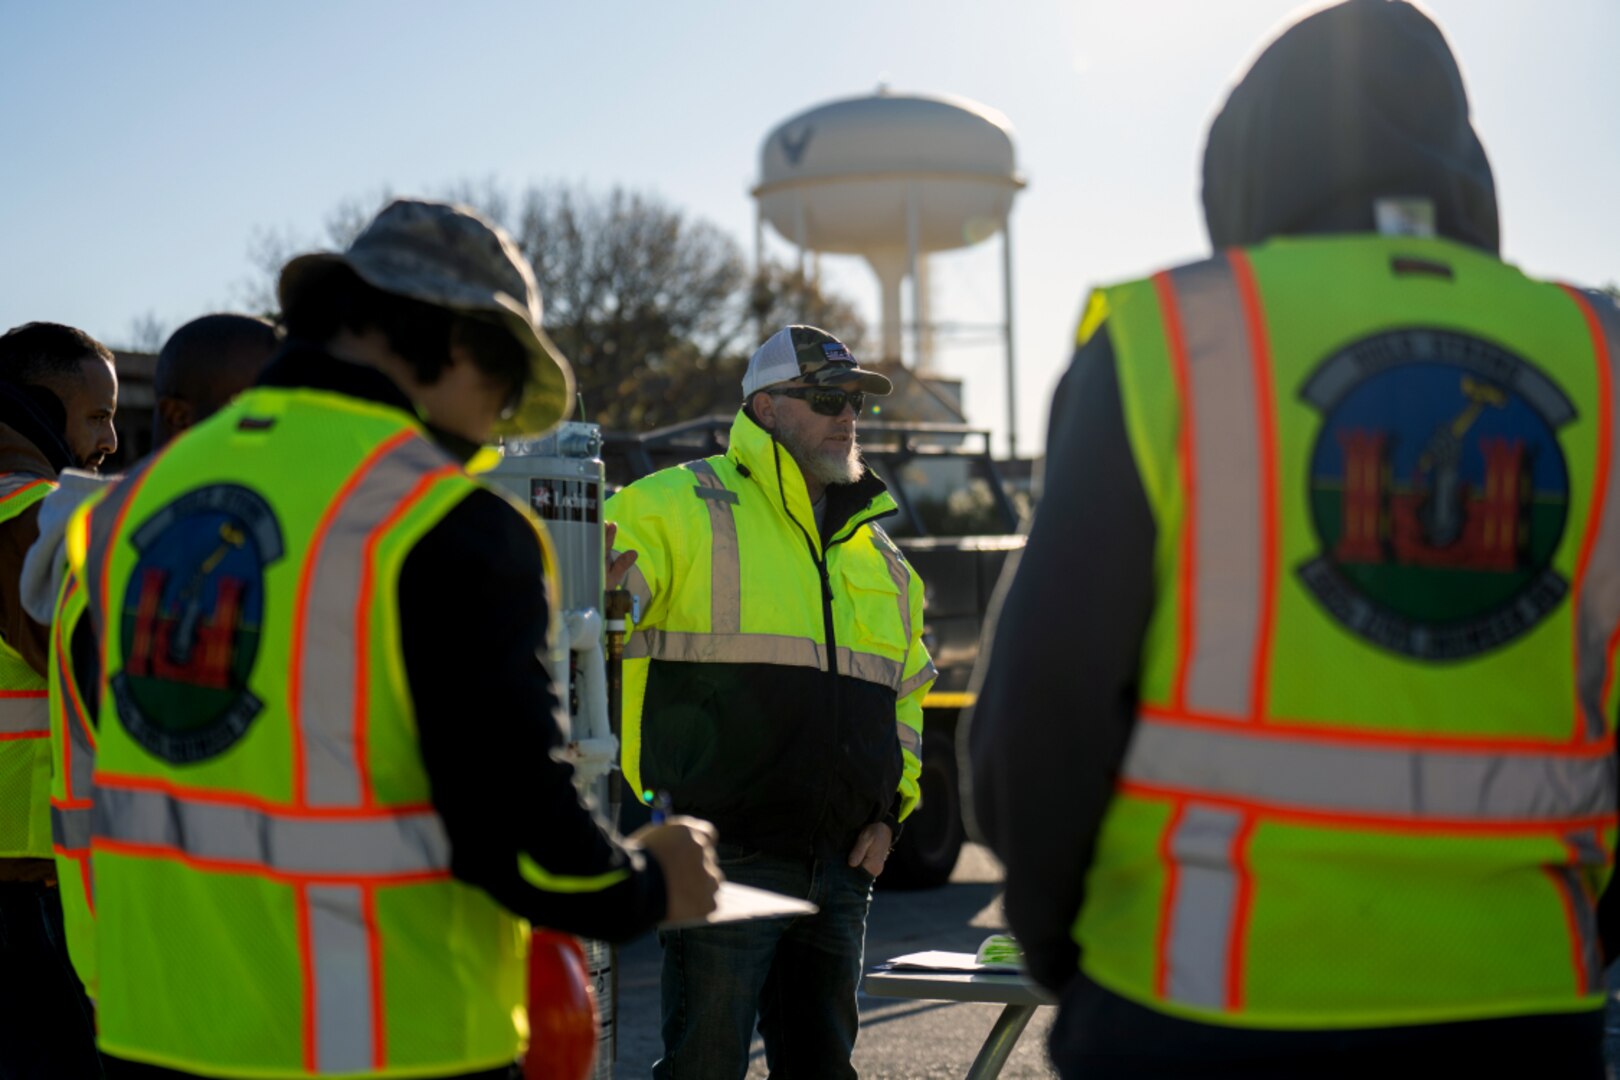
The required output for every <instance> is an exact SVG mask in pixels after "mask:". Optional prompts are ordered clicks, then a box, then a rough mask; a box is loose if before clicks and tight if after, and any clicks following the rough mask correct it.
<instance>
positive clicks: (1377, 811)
mask: <svg viewBox="0 0 1620 1080" xmlns="http://www.w3.org/2000/svg"><path fill="white" fill-rule="evenodd" d="M1124 778H1125V779H1126V780H1127V781H1131V782H1136V783H1140V784H1146V785H1149V786H1153V787H1160V788H1168V789H1171V790H1173V791H1176V792H1179V793H1183V794H1186V795H1188V796H1189V797H1193V798H1196V797H1197V796H1199V795H1204V796H1208V797H1213V798H1217V799H1218V798H1232V799H1241V800H1244V801H1254V802H1257V803H1263V804H1267V805H1271V806H1276V807H1279V808H1292V809H1299V810H1306V811H1314V812H1320V813H1328V814H1346V815H1355V814H1367V815H1375V816H1384V815H1387V816H1391V817H1399V818H1409V819H1416V820H1422V819H1425V818H1429V819H1435V820H1436V821H1480V822H1534V821H1547V822H1561V821H1570V820H1575V819H1582V818H1588V817H1599V816H1602V815H1605V814H1610V813H1612V812H1613V810H1614V789H1615V759H1614V755H1613V754H1612V753H1605V754H1592V755H1585V756H1576V755H1572V754H1567V753H1541V754H1538V753H1535V752H1534V751H1531V750H1524V749H1513V750H1507V751H1503V752H1501V753H1490V752H1484V751H1473V750H1449V749H1434V748H1430V747H1416V746H1413V747H1390V748H1386V747H1381V746H1380V747H1369V746H1361V745H1356V744H1353V743H1348V742H1334V741H1330V740H1323V741H1314V740H1305V739H1300V738H1297V737H1292V736H1288V735H1281V736H1271V735H1266V734H1264V732H1263V731H1262V732H1256V731H1255V730H1254V729H1252V728H1248V727H1245V728H1243V729H1241V730H1234V731H1223V730H1220V729H1218V728H1216V727H1204V726H1198V725H1187V724H1176V723H1170V722H1164V721H1160V720H1156V719H1155V718H1153V717H1152V716H1143V717H1141V718H1140V719H1139V721H1138V723H1137V727H1136V731H1135V733H1134V734H1133V735H1132V737H1131V745H1130V749H1129V751H1128V752H1127V753H1126V755H1125V768H1124Z"/></svg>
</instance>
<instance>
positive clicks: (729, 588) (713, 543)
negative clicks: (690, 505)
mask: <svg viewBox="0 0 1620 1080" xmlns="http://www.w3.org/2000/svg"><path fill="white" fill-rule="evenodd" d="M686 468H687V469H690V470H691V472H692V475H693V476H695V477H697V482H698V486H697V487H696V488H694V489H693V490H695V491H696V492H697V494H698V495H699V496H700V497H702V499H703V504H704V505H705V506H707V507H708V508H709V630H710V631H711V632H712V633H716V634H735V633H737V632H738V631H739V630H741V629H742V554H741V551H740V550H739V549H738V547H737V519H736V517H735V516H733V514H732V512H731V507H732V504H734V503H735V502H736V501H737V494H736V492H734V491H730V490H728V489H727V487H726V485H725V484H724V483H723V482H722V481H721V479H720V474H719V473H717V472H715V471H714V466H713V465H710V464H709V463H708V462H707V461H692V462H688V463H687V464H686ZM727 496H730V497H729V498H727Z"/></svg>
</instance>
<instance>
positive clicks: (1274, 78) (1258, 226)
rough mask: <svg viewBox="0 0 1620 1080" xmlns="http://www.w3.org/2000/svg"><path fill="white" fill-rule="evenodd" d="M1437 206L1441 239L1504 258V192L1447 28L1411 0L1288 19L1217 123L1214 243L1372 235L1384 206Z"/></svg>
mask: <svg viewBox="0 0 1620 1080" xmlns="http://www.w3.org/2000/svg"><path fill="white" fill-rule="evenodd" d="M1381 200H1382V201H1385V202H1386V203H1388V202H1389V201H1391V200H1401V201H1403V202H1404V203H1406V204H1407V205H1410V202H1409V201H1410V200H1418V201H1420V204H1421V202H1426V203H1427V204H1428V210H1427V211H1425V213H1424V214H1422V215H1420V217H1422V218H1424V219H1425V220H1427V221H1432V224H1433V232H1434V234H1435V235H1438V236H1442V237H1445V238H1448V239H1451V240H1456V241H1459V242H1461V243H1465V244H1470V245H1472V246H1474V247H1477V248H1482V249H1484V250H1485V251H1488V252H1491V253H1492V254H1496V253H1497V252H1498V248H1499V246H1500V244H1499V233H1498V223H1497V210H1496V187H1495V183H1494V182H1493V180H1492V178H1491V168H1490V163H1489V162H1488V161H1487V160H1486V158H1485V148H1484V147H1483V146H1481V145H1480V142H1479V137H1478V136H1477V135H1476V134H1475V133H1474V129H1473V126H1472V124H1471V123H1470V122H1469V118H1468V97H1467V94H1466V93H1465V91H1464V89H1463V81H1462V72H1461V71H1459V70H1458V68H1457V61H1456V59H1455V58H1454V57H1453V56H1452V54H1451V49H1450V48H1449V47H1448V46H1447V44H1446V39H1445V37H1444V36H1443V35H1442V34H1441V33H1440V28H1439V27H1437V26H1435V25H1434V23H1432V22H1431V21H1429V19H1428V18H1427V17H1426V16H1425V15H1424V14H1423V13H1422V12H1420V11H1419V10H1418V9H1417V8H1415V7H1413V6H1411V5H1410V4H1407V3H1402V2H1400V0H1348V2H1347V3H1343V4H1339V5H1336V6H1334V7H1330V8H1327V9H1325V10H1323V11H1319V12H1316V13H1314V14H1312V15H1310V16H1308V17H1306V18H1305V19H1303V20H1301V21H1300V22H1298V23H1296V24H1294V25H1293V26H1291V27H1289V28H1288V30H1286V31H1285V32H1284V33H1283V34H1282V36H1281V37H1279V38H1277V40H1275V41H1273V42H1272V43H1271V44H1270V45H1269V46H1268V47H1267V48H1266V50H1265V51H1264V52H1263V53H1262V54H1261V55H1260V57H1259V59H1257V60H1256V61H1255V62H1254V66H1253V67H1251V68H1250V69H1249V71H1248V73H1247V74H1246V75H1244V77H1243V79H1242V81H1241V82H1239V83H1238V84H1237V86H1236V87H1235V88H1234V89H1233V90H1232V93H1231V95H1230V96H1229V97H1228V98H1227V100H1226V104H1225V106H1224V107H1223V108H1222V109H1221V112H1220V114H1219V115H1218V116H1217V117H1216V118H1215V122H1214V123H1213V124H1212V125H1211V126H1210V130H1209V140H1208V142H1207V143H1206V145H1205V147H1204V219H1205V222H1206V223H1207V225H1208V227H1209V236H1210V241H1211V243H1212V244H1213V245H1214V247H1215V250H1217V251H1219V250H1221V249H1222V248H1225V247H1230V246H1234V245H1237V246H1241V245H1250V244H1258V243H1260V242H1261V241H1263V240H1265V239H1267V238H1269V237H1272V236H1279V235H1290V234H1295V235H1297V234H1302V233H1344V232H1374V231H1378V228H1379V210H1378V208H1377V204H1379V202H1380V201H1381Z"/></svg>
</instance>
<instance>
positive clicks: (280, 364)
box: [258, 338, 481, 465]
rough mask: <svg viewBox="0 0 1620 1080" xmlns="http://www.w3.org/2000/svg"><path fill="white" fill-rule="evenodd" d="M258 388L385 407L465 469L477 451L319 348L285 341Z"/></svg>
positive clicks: (362, 369)
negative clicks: (419, 428)
mask: <svg viewBox="0 0 1620 1080" xmlns="http://www.w3.org/2000/svg"><path fill="white" fill-rule="evenodd" d="M258 385H260V386H276V387H282V388H285V389H305V390H328V391H331V392H332V393H334V394H343V395H344V396H346V397H352V398H358V399H359V400H361V401H370V402H374V403H376V404H378V405H387V406H389V407H390V408H394V409H398V410H400V411H401V412H403V413H405V414H406V415H408V416H409V417H410V418H411V419H412V420H415V421H416V422H417V423H419V424H421V425H422V426H423V427H425V428H427V431H428V434H429V435H431V436H432V437H433V441H434V442H435V443H436V444H437V445H438V446H439V448H440V449H442V450H443V451H444V452H445V453H447V454H449V455H450V456H451V457H453V458H455V459H456V460H457V461H459V462H461V463H462V464H463V465H465V464H466V463H467V462H469V461H471V460H472V457H473V455H474V454H476V453H478V451H479V450H480V449H481V447H480V446H479V445H478V444H477V443H475V442H473V441H472V440H470V439H464V438H462V437H461V436H460V435H454V434H451V433H450V432H448V431H444V430H442V429H441V428H437V427H434V426H433V425H432V424H429V423H428V422H427V421H426V420H423V419H422V417H421V416H420V415H418V414H417V411H416V406H415V404H414V403H412V401H411V399H410V398H409V397H408V396H407V395H406V393H405V391H403V390H401V389H400V388H399V384H398V383H396V382H395V381H394V380H393V379H390V378H389V377H388V376H387V375H384V374H383V373H382V372H381V371H378V370H377V369H376V368H374V367H368V366H366V365H365V364H355V363H351V362H350V361H348V360H339V359H338V358H337V357H335V356H333V355H332V354H331V353H329V352H327V351H326V350H325V349H323V348H321V347H320V346H319V345H313V344H311V343H310V342H307V341H301V340H298V339H296V338H291V339H289V340H288V341H287V342H286V343H285V344H284V345H282V346H281V348H280V349H279V350H278V351H277V352H276V355H275V356H274V357H273V358H272V359H271V361H270V364H269V366H268V367H266V368H265V369H264V371H263V373H261V374H260V375H259V382H258Z"/></svg>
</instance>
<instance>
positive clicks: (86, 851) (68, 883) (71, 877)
mask: <svg viewBox="0 0 1620 1080" xmlns="http://www.w3.org/2000/svg"><path fill="white" fill-rule="evenodd" d="M279 341H280V338H279V335H278V334H277V332H276V328H275V326H274V324H272V323H271V322H269V321H268V320H265V319H260V318H255V317H253V316H250V315H232V314H225V313H219V314H213V315H204V316H202V317H200V318H197V319H193V320H192V321H190V322H188V323H186V324H185V325H184V326H182V327H180V329H178V330H176V331H175V332H174V333H173V334H171V335H170V336H169V340H168V341H166V342H165V343H164V345H163V348H162V350H161V351H160V352H159V353H158V359H157V368H156V370H155V372H154V373H153V376H152V390H153V394H154V396H155V397H156V399H157V400H156V403H155V408H154V409H153V413H154V420H155V422H154V424H153V444H154V445H153V449H155V450H156V449H162V447H163V446H165V445H166V444H167V443H168V442H169V440H170V439H172V438H174V437H175V436H177V435H179V434H180V433H181V432H183V431H185V430H186V429H187V428H189V427H191V426H192V425H193V424H194V423H198V422H201V421H202V420H206V419H207V418H208V417H210V416H212V415H213V414H214V413H216V412H218V411H219V410H220V408H221V407H223V406H224V405H225V403H226V402H227V401H229V400H230V399H231V398H233V397H235V396H236V395H237V394H239V393H241V392H242V391H243V390H245V389H247V388H248V387H249V386H250V385H252V383H253V380H254V379H256V378H257V377H258V374H259V372H260V371H261V370H262V369H263V368H264V366H265V364H266V363H268V362H269V360H270V356H271V354H272V353H274V352H275V350H276V346H277V344H278V343H279ZM117 479H118V478H117V477H116V476H113V477H103V476H100V475H99V474H96V473H88V472H83V471H80V470H77V469H64V470H63V471H62V473H61V475H60V476H59V477H58V481H59V486H58V487H57V488H56V490H54V491H52V492H51V493H50V494H49V495H47V496H46V497H45V499H44V500H43V501H42V502H41V503H40V505H39V537H38V539H36V540H35V541H34V543H33V545H32V546H31V547H30V548H29V549H28V557H27V558H26V559H25V560H24V561H23V572H22V597H21V599H22V604H23V607H24V609H25V610H27V612H28V614H29V617H30V618H33V619H35V620H37V621H38V622H39V623H41V624H42V625H44V626H47V627H49V628H50V654H49V664H48V667H47V674H46V682H47V684H48V695H49V696H48V697H47V699H46V700H47V703H48V705H49V709H50V724H51V751H50V753H51V791H50V805H51V841H52V850H53V851H54V852H55V855H56V873H57V886H58V895H59V896H60V897H61V901H62V922H63V936H64V937H65V939H66V941H67V950H68V956H69V957H70V958H71V960H72V962H73V968H74V971H75V972H76V973H77V974H78V976H79V980H80V982H82V983H83V984H84V988H85V991H86V992H87V993H88V994H89V996H90V998H91V1000H92V1002H93V1001H94V1000H95V997H96V984H95V935H94V932H93V926H92V923H93V920H94V914H95V899H94V896H93V895H92V889H91V884H92V883H91V878H90V874H89V865H90V811H91V805H92V804H91V800H90V794H91V774H92V772H93V770H94V768H95V732H94V730H93V728H92V727H91V718H90V716H89V715H88V712H87V710H86V709H85V706H84V702H83V701H82V700H81V699H80V697H79V693H78V688H77V687H76V686H75V685H74V682H73V657H72V649H71V648H70V643H71V642H72V641H73V640H74V630H75V628H76V627H77V625H78V621H79V619H80V618H81V617H82V616H83V614H84V611H85V596H84V590H83V589H82V588H81V587H80V585H79V582H78V580H77V579H76V578H74V577H73V576H72V575H70V574H67V573H66V572H65V571H66V569H67V548H66V542H65V541H66V531H67V524H68V520H69V519H70V518H71V517H72V515H73V512H74V510H75V509H77V508H78V506H79V505H80V504H81V503H82V502H83V501H84V500H85V499H86V498H88V497H89V496H90V495H91V494H92V493H94V492H96V491H98V490H100V489H101V487H103V486H104V485H105V484H108V483H113V482H116V481H117ZM87 639H88V640H87ZM92 642H93V639H89V635H86V636H85V637H84V638H81V639H80V645H81V648H83V647H88V646H89V645H90V644H92Z"/></svg>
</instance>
